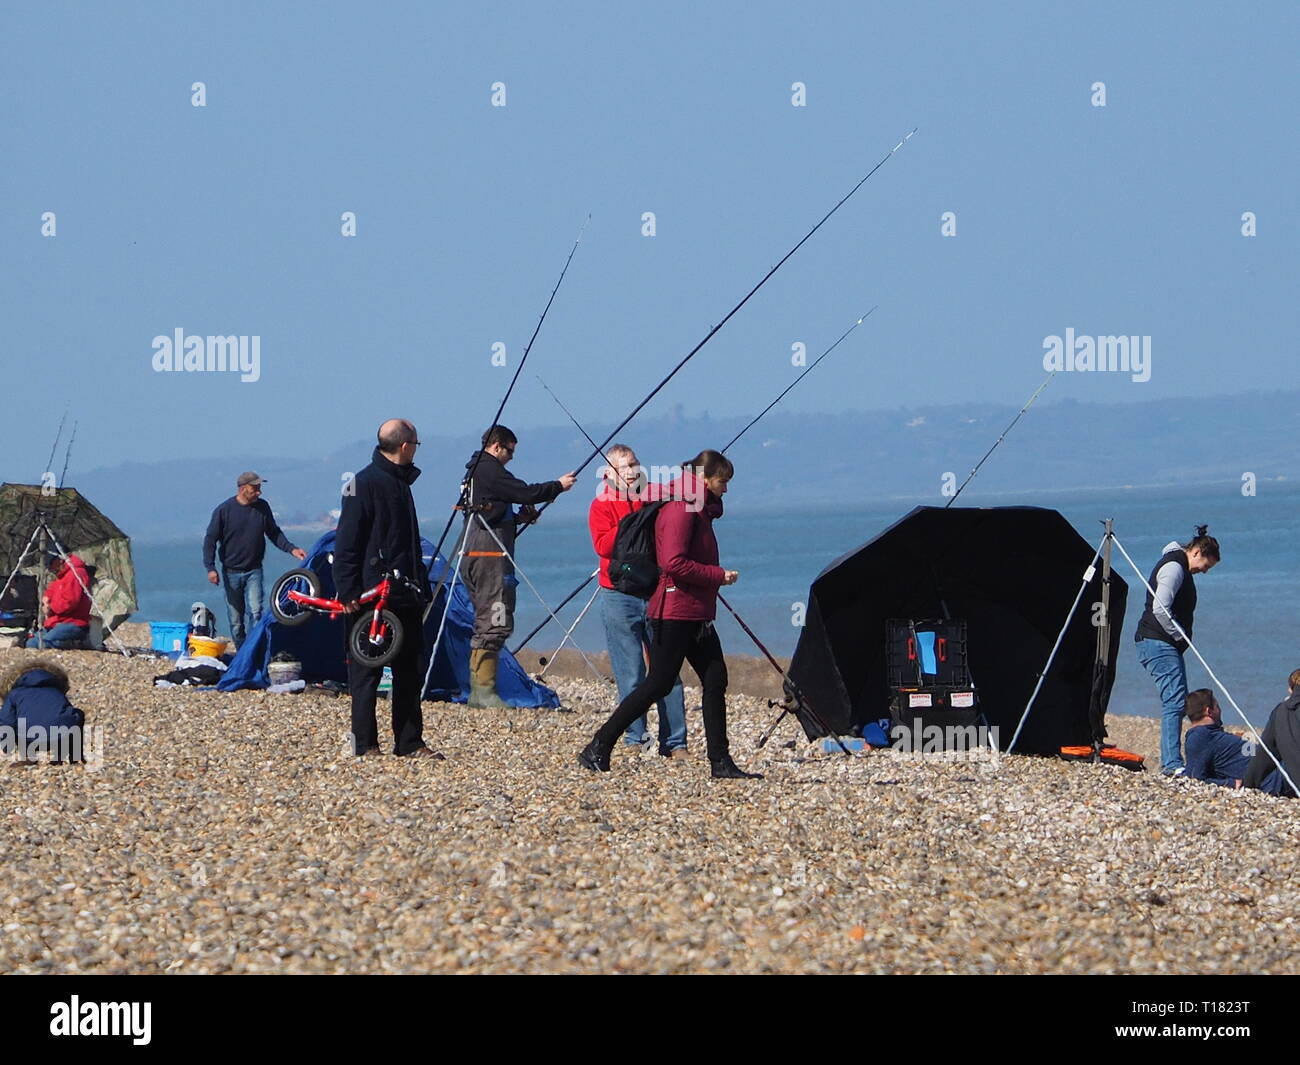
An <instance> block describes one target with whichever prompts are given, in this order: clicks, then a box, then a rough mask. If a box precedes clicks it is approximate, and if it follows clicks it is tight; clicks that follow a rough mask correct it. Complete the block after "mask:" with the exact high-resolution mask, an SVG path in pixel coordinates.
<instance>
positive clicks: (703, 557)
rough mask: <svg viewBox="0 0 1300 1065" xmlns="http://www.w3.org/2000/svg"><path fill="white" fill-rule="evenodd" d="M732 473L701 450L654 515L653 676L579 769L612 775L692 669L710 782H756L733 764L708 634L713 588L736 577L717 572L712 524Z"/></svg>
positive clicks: (718, 667)
mask: <svg viewBox="0 0 1300 1065" xmlns="http://www.w3.org/2000/svg"><path fill="white" fill-rule="evenodd" d="M733 472H734V469H733V467H732V465H731V460H730V459H728V458H727V457H726V456H725V455H723V454H722V453H721V452H718V451H701V452H700V453H699V454H698V455H697V456H695V458H693V459H691V460H690V462H687V463H683V466H682V476H681V478H680V479H678V480H677V481H675V482H673V484H672V485H671V486H670V489H669V497H670V501H669V502H667V503H665V504H664V505H663V506H662V507H661V508H660V510H659V513H658V514H657V515H656V516H655V554H656V556H657V558H658V562H659V586H658V587H657V588H656V589H655V593H654V595H653V596H651V598H650V605H649V608H648V609H647V611H646V616H647V617H649V618H653V619H654V621H655V625H654V636H653V638H652V640H651V642H650V671H649V673H648V674H647V676H646V679H645V681H644V682H643V683H642V684H640V685H639V686H638V687H637V688H635V689H634V690H633V691H632V693H631V694H630V695H629V696H628V697H627V698H626V699H624V700H623V701H622V702H621V703H619V705H618V709H617V710H615V711H614V713H613V714H612V715H611V716H610V718H609V720H608V721H606V722H605V724H604V725H602V726H601V727H600V730H599V731H598V732H597V733H596V735H595V737H594V738H593V739H592V741H591V742H590V743H589V744H587V746H586V748H585V749H584V750H583V752H582V753H581V754H580V755H578V764H579V765H581V766H583V767H584V768H586V769H590V770H593V771H595V772H604V773H607V772H609V755H610V752H611V751H612V750H613V749H614V744H615V743H617V742H618V738H619V736H621V735H622V734H623V732H624V731H625V730H626V729H627V727H628V725H630V724H631V723H632V722H633V721H635V720H636V719H637V718H639V717H641V716H642V715H643V714H645V713H646V711H648V710H649V709H650V707H652V706H653V705H654V704H655V703H656V702H658V701H659V700H660V699H662V698H663V697H664V696H665V695H667V694H668V693H669V691H671V690H672V687H673V684H674V683H675V682H676V680H677V675H678V673H680V672H681V668H682V664H683V663H684V662H689V663H690V664H691V668H692V669H694V670H695V672H696V673H697V674H698V675H699V678H700V685H701V687H702V688H703V689H704V734H705V738H706V741H707V744H708V753H709V762H710V763H711V764H712V767H713V775H714V776H715V777H724V778H737V779H738V778H757V777H759V776H761V774H758V773H746V772H745V771H744V770H742V769H741V768H740V767H739V766H737V765H736V763H735V762H733V761H732V760H731V754H730V752H729V750H728V747H727V703H726V695H727V663H726V661H725V659H724V658H723V657H722V645H721V644H720V643H719V642H718V634H717V631H716V630H715V629H714V627H713V619H714V618H715V617H716V616H717V607H718V588H719V587H721V586H722V585H724V584H735V583H736V578H737V577H738V576H739V574H738V573H737V572H736V571H735V570H728V569H723V568H722V567H721V566H720V565H718V541H717V538H716V537H715V536H714V535H713V522H714V520H715V519H717V518H720V517H721V516H722V497H723V495H724V494H725V493H726V491H727V482H728V481H730V480H731V476H732V474H733Z"/></svg>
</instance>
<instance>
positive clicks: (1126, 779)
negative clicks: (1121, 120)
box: [0, 640, 1300, 974]
mask: <svg viewBox="0 0 1300 1065" xmlns="http://www.w3.org/2000/svg"><path fill="white" fill-rule="evenodd" d="M128 642H129V640H128ZM42 654H44V655H45V656H48V657H53V658H55V659H56V660H58V661H59V662H60V663H61V664H62V665H63V666H64V668H65V669H66V670H67V671H68V673H69V675H70V676H71V678H72V686H73V687H72V698H73V701H74V702H75V703H76V704H77V705H78V706H80V707H81V708H82V709H83V710H84V711H85V712H86V714H87V719H88V725H89V726H90V727H91V728H92V729H94V730H96V732H95V733H94V734H95V735H96V736H98V737H102V751H101V752H100V756H102V762H100V761H97V762H96V763H94V764H92V766H89V767H76V766H66V765H65V766H59V765H52V764H38V765H35V766H18V765H13V764H9V765H5V766H4V767H3V771H2V772H0V786H2V787H3V795H4V802H3V808H2V809H0V818H2V819H3V825H4V831H3V832H0V868H3V870H4V872H3V875H2V876H0V899H2V900H3V908H4V912H5V918H4V922H3V932H4V934H3V936H0V971H4V972H9V973H161V972H173V973H271V972H302V973H363V972H364V973H379V972H389V973H419V972H492V973H578V972H580V973H616V972H625V973H704V972H743V973H1216V974H1218V973H1255V972H1270V973H1282V972H1297V971H1300V952H1298V950H1297V946H1298V941H1297V928H1296V921H1297V914H1300V857H1298V856H1300V846H1297V844H1300V827H1298V823H1297V819H1296V813H1297V811H1300V806H1297V805H1296V804H1292V803H1287V802H1285V801H1283V800H1277V799H1273V798H1270V797H1268V796H1264V795H1260V794H1256V793H1253V792H1229V791H1226V790H1223V789H1218V788H1214V787H1211V786H1208V785H1202V784H1198V783H1196V782H1192V781H1182V780H1174V781H1170V780H1167V779H1164V778H1162V777H1160V775H1159V774H1158V773H1157V772H1154V771H1151V770H1148V771H1147V772H1143V773H1134V772H1129V771H1127V770H1124V769H1120V768H1115V767H1109V766H1093V765H1085V764H1072V763H1066V762H1062V761H1059V760H1054V759H1045V758H1035V757H1020V756H1001V757H997V758H991V757H989V756H987V755H986V756H984V757H983V758H981V759H979V760H968V761H946V760H942V759H939V758H935V757H929V758H917V757H909V756H906V755H902V754H897V753H894V752H889V751H868V752H865V753H861V754H855V755H854V756H853V757H845V756H844V755H843V754H841V753H835V754H829V753H825V752H823V751H822V749H821V746H820V744H816V745H814V744H810V743H808V742H807V741H806V740H805V739H804V737H803V734H802V732H801V731H800V730H798V729H797V727H796V726H795V725H794V724H793V723H792V722H791V721H789V720H787V721H786V722H785V723H783V725H782V726H781V728H780V729H779V730H778V731H777V733H776V735H775V737H774V739H773V740H772V742H770V743H769V744H768V745H767V747H765V748H764V749H763V750H762V751H761V752H760V751H755V743H756V740H757V738H758V736H759V735H760V734H761V732H762V731H763V729H764V728H765V727H766V726H767V725H768V723H769V722H770V721H771V720H772V717H773V715H774V713H775V712H774V711H773V710H772V709H770V708H769V707H768V705H767V702H766V700H765V699H764V698H762V697H761V696H758V695H747V694H735V695H733V696H732V697H731V698H730V699H729V719H730V724H731V737H732V750H733V753H734V754H735V757H736V760H737V761H738V762H739V763H740V764H741V765H743V766H745V767H746V768H749V769H753V770H758V771H761V772H763V773H765V774H766V778H765V779H764V780H761V781H713V780H711V779H710V778H709V775H708V763H707V761H706V760H705V758H704V754H703V734H702V728H701V723H700V717H699V692H698V690H696V689H692V688H690V687H688V689H687V708H688V721H689V724H690V728H691V741H692V743H693V745H694V746H693V749H692V753H691V756H690V757H689V758H687V759H681V760H676V759H664V758H660V757H658V756H657V755H656V754H655V753H654V752H653V751H651V752H649V753H641V752H639V751H635V750H631V749H628V748H623V747H620V748H619V749H618V750H616V752H615V755H614V763H613V772H611V773H609V774H602V775H596V774H592V773H589V772H586V771H584V770H582V769H580V768H579V767H578V766H577V765H576V763H575V756H576V754H577V752H578V751H579V750H580V749H581V747H582V746H583V744H584V743H585V742H586V740H587V739H588V738H589V736H590V734H591V732H592V731H593V730H594V728H595V727H596V726H597V724H599V722H600V721H601V720H603V717H604V715H606V714H608V712H609V711H610V710H611V709H612V707H613V692H612V686H609V685H602V684H601V683H600V682H598V681H596V680H595V679H594V678H592V677H591V676H590V675H588V677H587V678H585V679H584V678H583V677H581V676H569V677H562V678H561V679H559V680H557V681H556V682H555V684H556V688H557V690H558V691H559V692H560V694H561V696H562V698H563V701H564V705H565V710H564V711H555V710H541V711H537V710H510V711H487V710H470V709H466V708H465V707H463V706H455V705H451V704H429V703H426V704H425V723H426V738H427V739H428V741H429V743H430V744H431V745H432V746H433V747H434V748H435V749H437V750H439V751H441V752H442V753H443V754H444V755H445V756H446V760H445V761H441V762H434V761H430V760H413V759H400V758H395V757H391V756H389V757H384V758H367V759H355V758H352V757H351V756H350V754H349V753H348V750H347V746H346V740H347V733H348V701H347V699H346V697H342V698H338V697H332V696H330V695H328V694H325V693H322V692H318V691H311V690H309V691H307V692H304V693H301V694H296V695H269V694H266V693H262V692H255V691H242V692H236V693H231V694H226V693H218V692H215V691H198V690H190V689H170V690H161V689H155V688H153V686H152V678H153V676H154V675H156V674H159V673H162V672H165V666H164V664H163V663H161V662H159V661H157V660H150V659H145V658H135V659H130V660H128V659H125V658H123V657H122V656H121V655H115V654H111V653H96V652H43V653H42ZM15 656H27V657H29V658H33V659H35V658H36V657H38V653H37V652H35V651H22V650H5V651H0V668H3V667H6V666H8V665H9V664H10V663H11V662H12V661H13V660H14V657H15ZM548 679H549V678H548ZM1115 709H1116V708H1114V707H1113V708H1112V714H1111V717H1110V719H1109V725H1110V731H1111V739H1112V741H1113V742H1115V743H1117V744H1118V745H1119V746H1122V747H1125V748H1128V749H1130V750H1134V751H1137V752H1139V753H1142V754H1145V755H1146V756H1147V758H1148V763H1149V764H1153V763H1154V762H1155V761H1156V760H1155V758H1154V755H1155V753H1156V751H1157V748H1158V743H1159V736H1158V725H1157V722H1156V721H1155V720H1153V719H1146V718H1138V717H1125V716H1122V715H1120V714H1117V713H1115V712H1114V711H1115ZM382 711H383V704H382V703H381V718H380V728H381V737H383V736H384V734H385V733H386V732H387V729H386V726H385V724H384V721H383V713H382ZM388 738H391V734H389V737H388Z"/></svg>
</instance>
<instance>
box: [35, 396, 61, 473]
mask: <svg viewBox="0 0 1300 1065" xmlns="http://www.w3.org/2000/svg"><path fill="white" fill-rule="evenodd" d="M67 420H68V409H67V408H66V407H65V408H64V409H63V417H62V418H60V419H59V431H58V432H57V433H55V434H54V443H53V444H51V445H50V457H49V458H48V459H46V460H45V469H44V470H42V471H41V478H42V479H44V477H45V474H47V473H49V472H50V467H51V466H53V465H54V455H55V453H56V452H57V451H58V450H59V441H60V440H61V439H63V426H64V424H65V423H66V422H67Z"/></svg>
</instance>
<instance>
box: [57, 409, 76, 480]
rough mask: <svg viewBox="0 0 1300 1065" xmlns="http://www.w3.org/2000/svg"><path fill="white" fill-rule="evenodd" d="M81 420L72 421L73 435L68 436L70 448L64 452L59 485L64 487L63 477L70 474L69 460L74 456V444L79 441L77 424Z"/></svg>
mask: <svg viewBox="0 0 1300 1065" xmlns="http://www.w3.org/2000/svg"><path fill="white" fill-rule="evenodd" d="M80 424H81V423H80V422H73V423H72V436H70V437H69V438H68V450H67V451H65V452H64V453H63V471H62V472H61V473H60V474H59V487H60V488H62V487H63V478H64V477H66V476H67V475H68V460H69V459H70V458H72V445H73V444H75V443H76V442H77V426H78V425H80Z"/></svg>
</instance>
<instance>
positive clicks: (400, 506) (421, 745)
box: [334, 418, 442, 759]
mask: <svg viewBox="0 0 1300 1065" xmlns="http://www.w3.org/2000/svg"><path fill="white" fill-rule="evenodd" d="M419 446H420V438H419V434H418V433H416V431H415V426H414V425H412V424H411V423H410V422H408V421H406V420H404V419H401V418H392V419H390V420H389V421H386V422H384V424H383V425H381V426H380V427H379V446H378V447H377V448H375V452H374V457H373V458H372V459H371V462H370V465H369V466H367V467H366V468H365V469H364V470H362V471H361V472H360V473H358V474H357V475H356V477H355V478H353V480H352V483H351V485H350V486H349V488H350V490H349V491H347V492H345V493H344V496H343V509H342V511H341V513H340V514H339V527H338V531H337V532H336V533H335V534H334V587H335V589H336V590H337V594H338V598H339V600H340V601H341V602H343V603H344V604H346V609H347V612H348V614H349V615H353V614H356V613H357V612H358V611H359V610H361V609H362V607H361V604H360V603H358V602H357V600H358V599H359V598H360V597H361V594H362V593H363V592H365V591H366V590H367V589H368V588H373V587H374V586H375V585H376V584H378V583H379V582H380V581H381V580H383V578H384V575H385V574H387V573H388V572H389V571H390V570H397V571H398V572H399V573H400V574H401V575H402V576H404V577H409V578H411V579H412V580H414V581H415V582H416V584H418V585H419V586H420V587H421V588H424V589H426V594H427V589H428V587H429V572H428V570H427V569H426V568H425V565H424V559H423V557H422V556H423V551H422V550H421V546H420V527H419V524H418V522H417V519H416V516H415V499H414V498H413V497H412V495H411V484H412V482H414V480H415V479H416V478H417V477H419V476H420V471H419V469H418V468H417V467H416V466H415V465H414V461H415V449H416V448H418V447H419ZM388 608H389V609H390V610H392V611H393V613H394V614H396V615H397V619H398V620H399V621H400V622H401V623H402V647H401V650H399V651H398V652H397V657H396V658H394V659H393V660H392V662H391V663H390V666H391V668H392V670H393V690H392V692H390V693H389V699H388V701H389V704H390V709H391V710H392V715H393V753H394V754H396V755H402V756H406V755H410V756H412V757H416V758H436V759H441V758H442V755H440V754H437V753H435V752H434V751H432V750H430V749H429V747H428V746H427V745H426V744H425V742H424V720H423V716H422V715H421V712H420V694H421V689H422V688H423V685H424V676H423V674H422V673H421V672H420V655H421V652H422V651H423V650H424V600H422V599H421V598H420V597H419V596H418V595H417V594H416V593H414V592H412V591H411V590H410V589H408V588H407V587H406V586H405V585H401V584H399V585H397V586H396V587H395V588H394V591H393V595H392V596H391V597H390V598H389V601H388ZM345 624H349V625H350V624H351V621H350V620H349V621H347V622H345ZM382 676H383V670H382V669H373V668H371V667H368V666H365V665H363V664H362V663H360V662H354V661H352V659H351V657H349V659H348V687H349V689H350V690H351V692H352V750H353V753H354V754H356V755H358V756H367V755H378V754H382V753H383V752H382V751H381V750H380V749H379V729H378V727H377V725H376V723H375V694H376V692H377V691H378V690H379V680H380V678H381V677H382Z"/></svg>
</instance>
